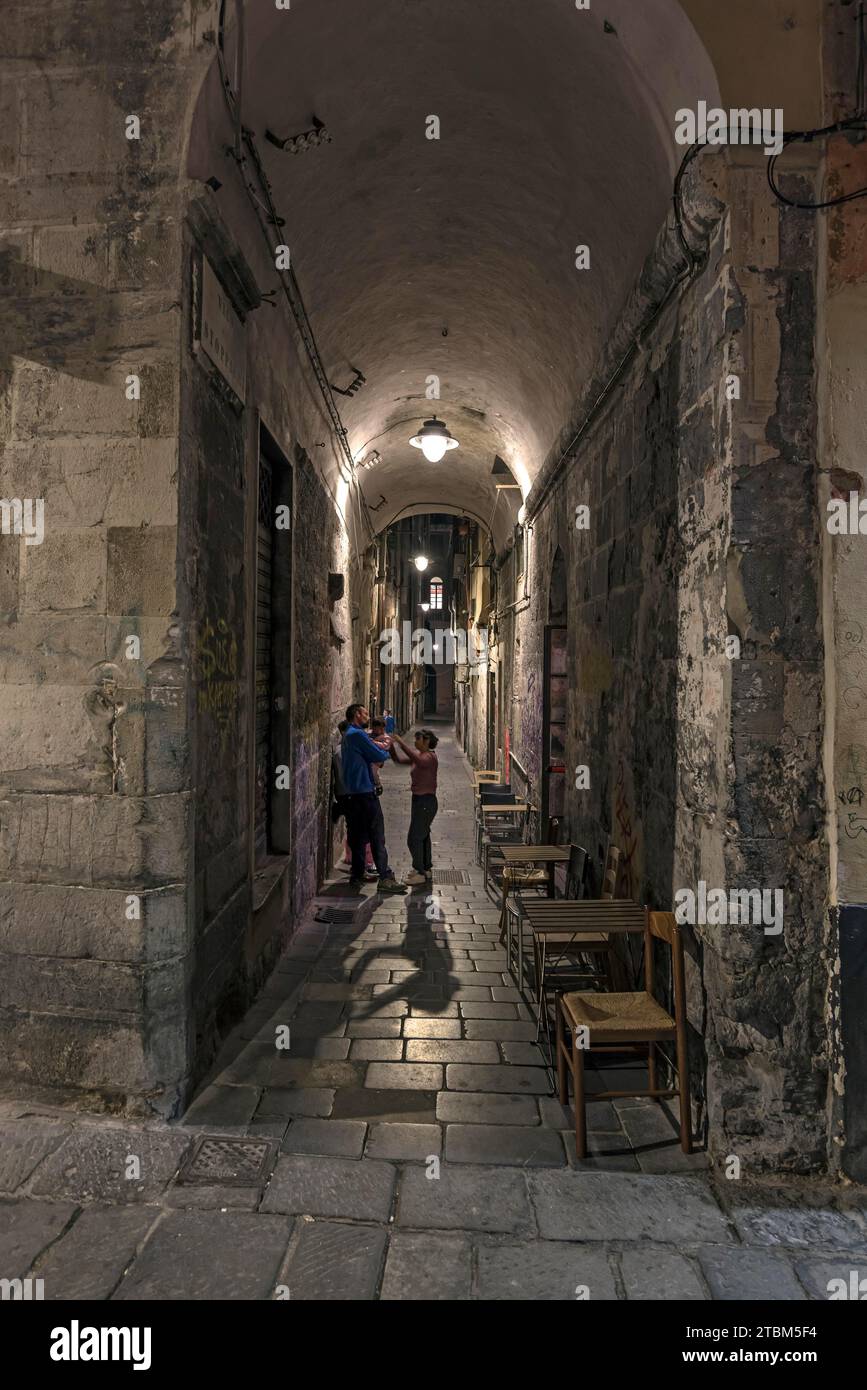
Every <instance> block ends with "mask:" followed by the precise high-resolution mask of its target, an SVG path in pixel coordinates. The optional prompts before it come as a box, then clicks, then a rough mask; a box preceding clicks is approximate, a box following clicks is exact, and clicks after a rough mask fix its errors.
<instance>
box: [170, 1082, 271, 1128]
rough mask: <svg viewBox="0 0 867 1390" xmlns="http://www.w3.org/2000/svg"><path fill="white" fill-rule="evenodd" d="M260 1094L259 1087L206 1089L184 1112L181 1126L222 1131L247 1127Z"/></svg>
mask: <svg viewBox="0 0 867 1390" xmlns="http://www.w3.org/2000/svg"><path fill="white" fill-rule="evenodd" d="M261 1094H262V1092H261V1090H260V1089H259V1087H258V1086H219V1085H215V1086H207V1087H206V1088H205V1090H204V1091H202V1092H200V1094H199V1095H198V1096H197V1097H196V1099H195V1100H194V1101H193V1104H192V1105H191V1106H190V1108H189V1109H188V1110H187V1111H186V1113H185V1115H184V1126H185V1127H186V1128H187V1129H194V1128H195V1127H196V1126H197V1125H203V1126H206V1127H208V1128H211V1127H213V1128H220V1129H222V1128H224V1127H225V1126H226V1125H229V1126H236V1125H241V1126H243V1125H248V1124H249V1123H250V1121H251V1120H252V1118H253V1115H254V1114H255V1112H256V1107H257V1106H258V1104H259V1099H260V1096H261Z"/></svg>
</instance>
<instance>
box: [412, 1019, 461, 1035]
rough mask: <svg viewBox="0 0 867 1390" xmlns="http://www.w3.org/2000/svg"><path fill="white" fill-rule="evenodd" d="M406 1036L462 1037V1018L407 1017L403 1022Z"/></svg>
mask: <svg viewBox="0 0 867 1390" xmlns="http://www.w3.org/2000/svg"><path fill="white" fill-rule="evenodd" d="M403 1036H404V1037H405V1038H460V1036H461V1020H460V1019H459V1018H406V1019H404V1022H403Z"/></svg>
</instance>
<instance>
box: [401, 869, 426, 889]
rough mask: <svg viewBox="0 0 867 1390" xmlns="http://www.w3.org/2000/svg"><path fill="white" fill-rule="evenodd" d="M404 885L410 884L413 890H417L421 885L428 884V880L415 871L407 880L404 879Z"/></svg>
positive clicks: (408, 875)
mask: <svg viewBox="0 0 867 1390" xmlns="http://www.w3.org/2000/svg"><path fill="white" fill-rule="evenodd" d="M404 883H408V884H410V885H411V886H412V887H413V888H416V887H417V886H418V884H420V883H427V878H426V876H425V875H424V874H420V873H418V872H417V871H416V870H415V869H413V871H412V873H411V874H407V876H406V878H405V879H404Z"/></svg>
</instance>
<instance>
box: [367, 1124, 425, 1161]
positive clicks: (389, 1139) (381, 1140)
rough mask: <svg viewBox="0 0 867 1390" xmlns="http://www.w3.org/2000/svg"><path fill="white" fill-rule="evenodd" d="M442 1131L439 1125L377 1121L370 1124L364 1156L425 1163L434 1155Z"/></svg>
mask: <svg viewBox="0 0 867 1390" xmlns="http://www.w3.org/2000/svg"><path fill="white" fill-rule="evenodd" d="M442 1142H443V1134H442V1129H441V1128H440V1126H439V1125H429V1124H417V1125H413V1124H399V1123H388V1122H386V1123H381V1124H374V1125H371V1126H370V1130H369V1132H368V1137H367V1147H366V1149H365V1151H364V1152H365V1156H366V1157H367V1158H386V1159H392V1160H394V1161H396V1162H404V1163H405V1162H413V1161H415V1162H420V1163H426V1162H427V1160H428V1159H429V1158H431V1157H434V1158H438V1157H439V1156H440V1153H441V1151H442Z"/></svg>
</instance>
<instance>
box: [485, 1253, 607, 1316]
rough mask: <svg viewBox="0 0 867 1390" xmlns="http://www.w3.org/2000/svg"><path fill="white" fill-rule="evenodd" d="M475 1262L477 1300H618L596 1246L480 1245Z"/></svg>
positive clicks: (594, 1301) (605, 1265)
mask: <svg viewBox="0 0 867 1390" xmlns="http://www.w3.org/2000/svg"><path fill="white" fill-rule="evenodd" d="M478 1264H479V1276H478V1297H479V1298H480V1299H486V1300H497V1301H501V1300H502V1301H508V1300H518V1299H520V1300H523V1301H532V1302H537V1301H538V1302H544V1301H548V1302H551V1301H555V1300H556V1301H569V1302H573V1303H574V1302H575V1300H576V1299H581V1300H582V1301H583V1300H588V1299H589V1301H591V1302H593V1303H597V1302H599V1301H611V1300H614V1299H616V1298H617V1297H618V1294H617V1285H616V1283H615V1280H614V1275H613V1273H612V1270H611V1263H610V1260H609V1258H608V1256H607V1254H606V1252H605V1250H604V1249H600V1247H599V1246H592V1245H558V1244H556V1243H554V1242H552V1241H538V1240H537V1241H532V1242H531V1241H522V1242H521V1243H520V1244H515V1245H497V1246H480V1247H479V1252H478Z"/></svg>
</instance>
